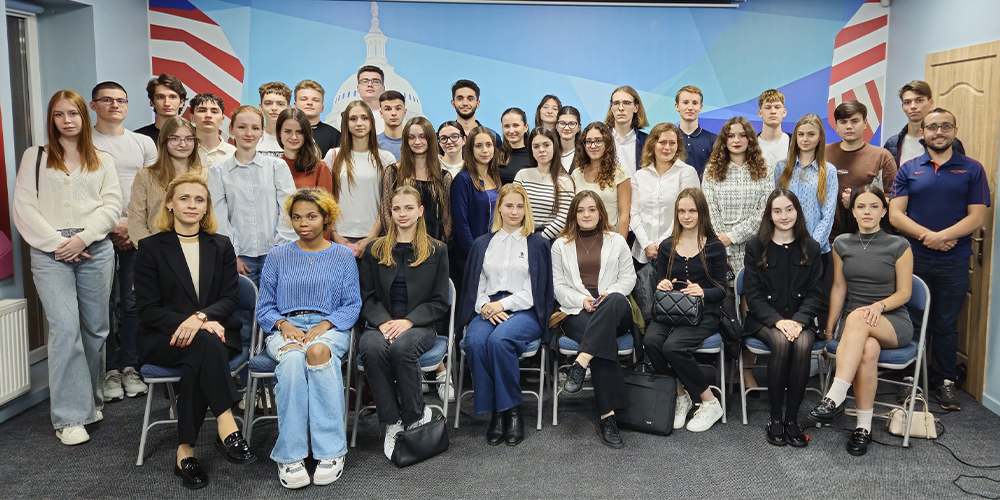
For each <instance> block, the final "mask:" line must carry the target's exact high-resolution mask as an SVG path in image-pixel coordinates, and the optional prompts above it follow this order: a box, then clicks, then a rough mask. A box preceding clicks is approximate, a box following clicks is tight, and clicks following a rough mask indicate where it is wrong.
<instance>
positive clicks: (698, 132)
mask: <svg viewBox="0 0 1000 500" xmlns="http://www.w3.org/2000/svg"><path fill="white" fill-rule="evenodd" d="M702 105H703V97H702V94H701V89H699V88H698V87H695V86H694V85H685V86H684V87H681V89H680V90H678V91H677V94H676V95H675V96H674V109H676V110H677V113H679V114H680V115H681V121H679V122H677V126H678V127H679V128H680V129H681V134H682V135H683V136H684V137H683V139H684V145H685V146H687V160H685V162H686V163H687V164H688V165H691V166H692V167H694V169H695V170H696V171H697V172H698V179H701V177H702V174H704V173H705V163H708V157H709V156H711V155H712V147H713V146H714V145H715V134H713V133H711V132H709V131H707V130H705V129H703V128H701V125H699V124H698V116H699V115H700V114H701V108H702Z"/></svg>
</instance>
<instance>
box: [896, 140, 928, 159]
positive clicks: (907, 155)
mask: <svg viewBox="0 0 1000 500" xmlns="http://www.w3.org/2000/svg"><path fill="white" fill-rule="evenodd" d="M922 154H924V145H923V144H920V138H919V137H910V134H906V135H905V136H903V143H902V144H900V145H899V165H900V166H902V165H903V164H904V163H906V162H908V161H910V160H912V159H914V158H916V157H918V156H920V155H922Z"/></svg>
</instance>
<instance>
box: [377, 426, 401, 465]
mask: <svg viewBox="0 0 1000 500" xmlns="http://www.w3.org/2000/svg"><path fill="white" fill-rule="evenodd" d="M400 432H403V421H402V420H398V421H396V423H394V424H387V425H386V426H385V441H383V442H382V453H385V458H388V459H389V460H392V450H394V449H396V437H397V436H398V435H399V433H400Z"/></svg>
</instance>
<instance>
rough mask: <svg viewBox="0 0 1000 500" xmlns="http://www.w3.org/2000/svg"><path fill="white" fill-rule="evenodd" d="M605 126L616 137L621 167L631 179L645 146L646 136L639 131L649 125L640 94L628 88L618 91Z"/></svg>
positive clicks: (616, 148) (615, 93) (612, 95)
mask: <svg viewBox="0 0 1000 500" xmlns="http://www.w3.org/2000/svg"><path fill="white" fill-rule="evenodd" d="M604 124H605V125H607V126H608V127H609V128H611V135H612V136H614V138H615V154H616V155H617V156H618V164H619V165H620V166H621V167H622V168H623V169H625V172H626V173H628V175H629V177H632V176H633V175H635V171H636V170H638V169H639V167H640V166H641V165H639V163H640V159H641V158H642V148H643V146H645V145H646V133H645V132H643V131H642V130H639V129H641V128H642V127H646V126H649V120H647V119H646V109H645V108H643V107H642V100H641V99H639V93H638V92H636V91H635V89H633V88H632V87H629V86H628V85H624V86H622V87H618V88H617V89H615V91H614V92H612V93H611V104H610V106H609V107H608V115H607V116H606V117H605V118H604Z"/></svg>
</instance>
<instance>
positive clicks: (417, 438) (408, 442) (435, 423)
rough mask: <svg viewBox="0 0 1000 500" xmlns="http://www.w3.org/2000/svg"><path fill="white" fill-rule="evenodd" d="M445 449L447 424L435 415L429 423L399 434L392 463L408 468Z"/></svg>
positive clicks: (446, 447)
mask: <svg viewBox="0 0 1000 500" xmlns="http://www.w3.org/2000/svg"><path fill="white" fill-rule="evenodd" d="M447 449H448V423H447V421H446V420H445V419H444V417H443V416H441V415H435V416H434V417H433V418H431V421H430V422H427V423H426V424H424V425H421V426H419V427H414V428H412V429H408V430H404V431H403V432H400V433H399V437H398V438H396V447H395V448H393V450H392V463H394V464H396V466H397V467H409V466H411V465H413V464H416V463H420V462H423V461H424V460H427V459H428V458H431V457H433V456H436V455H440V454H441V453H444V452H445V450H447Z"/></svg>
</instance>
